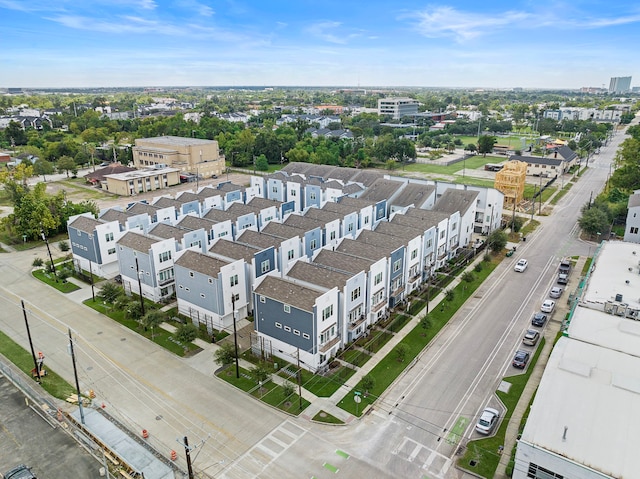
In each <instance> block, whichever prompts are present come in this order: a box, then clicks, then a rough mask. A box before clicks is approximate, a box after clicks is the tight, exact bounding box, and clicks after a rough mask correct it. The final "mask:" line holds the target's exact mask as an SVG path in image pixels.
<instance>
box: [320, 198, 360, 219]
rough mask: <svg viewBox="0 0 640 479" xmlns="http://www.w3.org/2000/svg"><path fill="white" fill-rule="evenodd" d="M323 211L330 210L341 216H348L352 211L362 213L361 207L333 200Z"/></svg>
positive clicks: (326, 204)
mask: <svg viewBox="0 0 640 479" xmlns="http://www.w3.org/2000/svg"><path fill="white" fill-rule="evenodd" d="M322 211H328V212H330V213H336V214H339V215H341V216H347V215H349V214H351V213H357V214H359V213H360V208H358V207H355V206H349V205H345V204H342V203H334V202H332V201H328V202H327V203H325V204H324V206H323V207H322Z"/></svg>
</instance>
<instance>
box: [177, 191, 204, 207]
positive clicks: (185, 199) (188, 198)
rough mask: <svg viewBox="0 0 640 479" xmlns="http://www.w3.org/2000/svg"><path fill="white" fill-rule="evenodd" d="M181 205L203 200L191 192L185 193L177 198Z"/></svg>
mask: <svg viewBox="0 0 640 479" xmlns="http://www.w3.org/2000/svg"><path fill="white" fill-rule="evenodd" d="M176 200H177V201H179V202H180V203H183V204H184V203H190V202H192V201H198V202H199V201H201V200H202V198H201V197H200V196H198V195H196V194H195V193H192V192H191V191H184V192H182V193H181V194H180V195H178V197H177V198H176Z"/></svg>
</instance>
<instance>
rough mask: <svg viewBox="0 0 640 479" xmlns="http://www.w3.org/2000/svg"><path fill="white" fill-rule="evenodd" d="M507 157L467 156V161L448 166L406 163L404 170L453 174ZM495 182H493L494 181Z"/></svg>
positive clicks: (498, 161)
mask: <svg viewBox="0 0 640 479" xmlns="http://www.w3.org/2000/svg"><path fill="white" fill-rule="evenodd" d="M506 159H507V158H506V157H504V156H489V155H487V156H482V155H476V156H472V157H471V158H467V159H466V160H465V161H459V162H457V163H453V164H451V165H447V166H441V165H433V164H429V163H409V164H407V165H405V168H404V170H405V171H408V172H416V173H434V174H442V175H453V174H455V173H456V172H458V171H462V169H463V168H464V169H467V170H473V169H476V168H481V167H484V165H486V164H487V163H500V162H502V161H505V160H506ZM492 183H493V182H492Z"/></svg>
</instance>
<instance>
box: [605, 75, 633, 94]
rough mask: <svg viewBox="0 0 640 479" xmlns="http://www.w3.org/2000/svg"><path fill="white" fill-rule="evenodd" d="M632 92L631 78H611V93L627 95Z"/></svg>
mask: <svg viewBox="0 0 640 479" xmlns="http://www.w3.org/2000/svg"><path fill="white" fill-rule="evenodd" d="M630 91H631V77H611V81H610V82H609V93H627V92H630Z"/></svg>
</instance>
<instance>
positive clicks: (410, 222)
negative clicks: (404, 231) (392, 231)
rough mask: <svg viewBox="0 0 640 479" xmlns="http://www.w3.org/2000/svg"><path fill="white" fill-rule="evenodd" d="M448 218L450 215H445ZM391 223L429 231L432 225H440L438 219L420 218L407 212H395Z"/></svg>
mask: <svg viewBox="0 0 640 479" xmlns="http://www.w3.org/2000/svg"><path fill="white" fill-rule="evenodd" d="M445 216H446V217H447V218H448V217H449V216H448V215H445ZM389 223H391V224H393V225H397V226H400V227H402V228H407V227H408V228H413V229H416V230H422V231H423V232H424V231H427V230H428V229H429V228H431V227H435V226H437V225H438V221H428V220H427V219H422V218H418V217H415V216H411V215H406V214H404V215H403V214H400V213H398V214H395V215H393V218H392V219H391V220H389Z"/></svg>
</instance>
